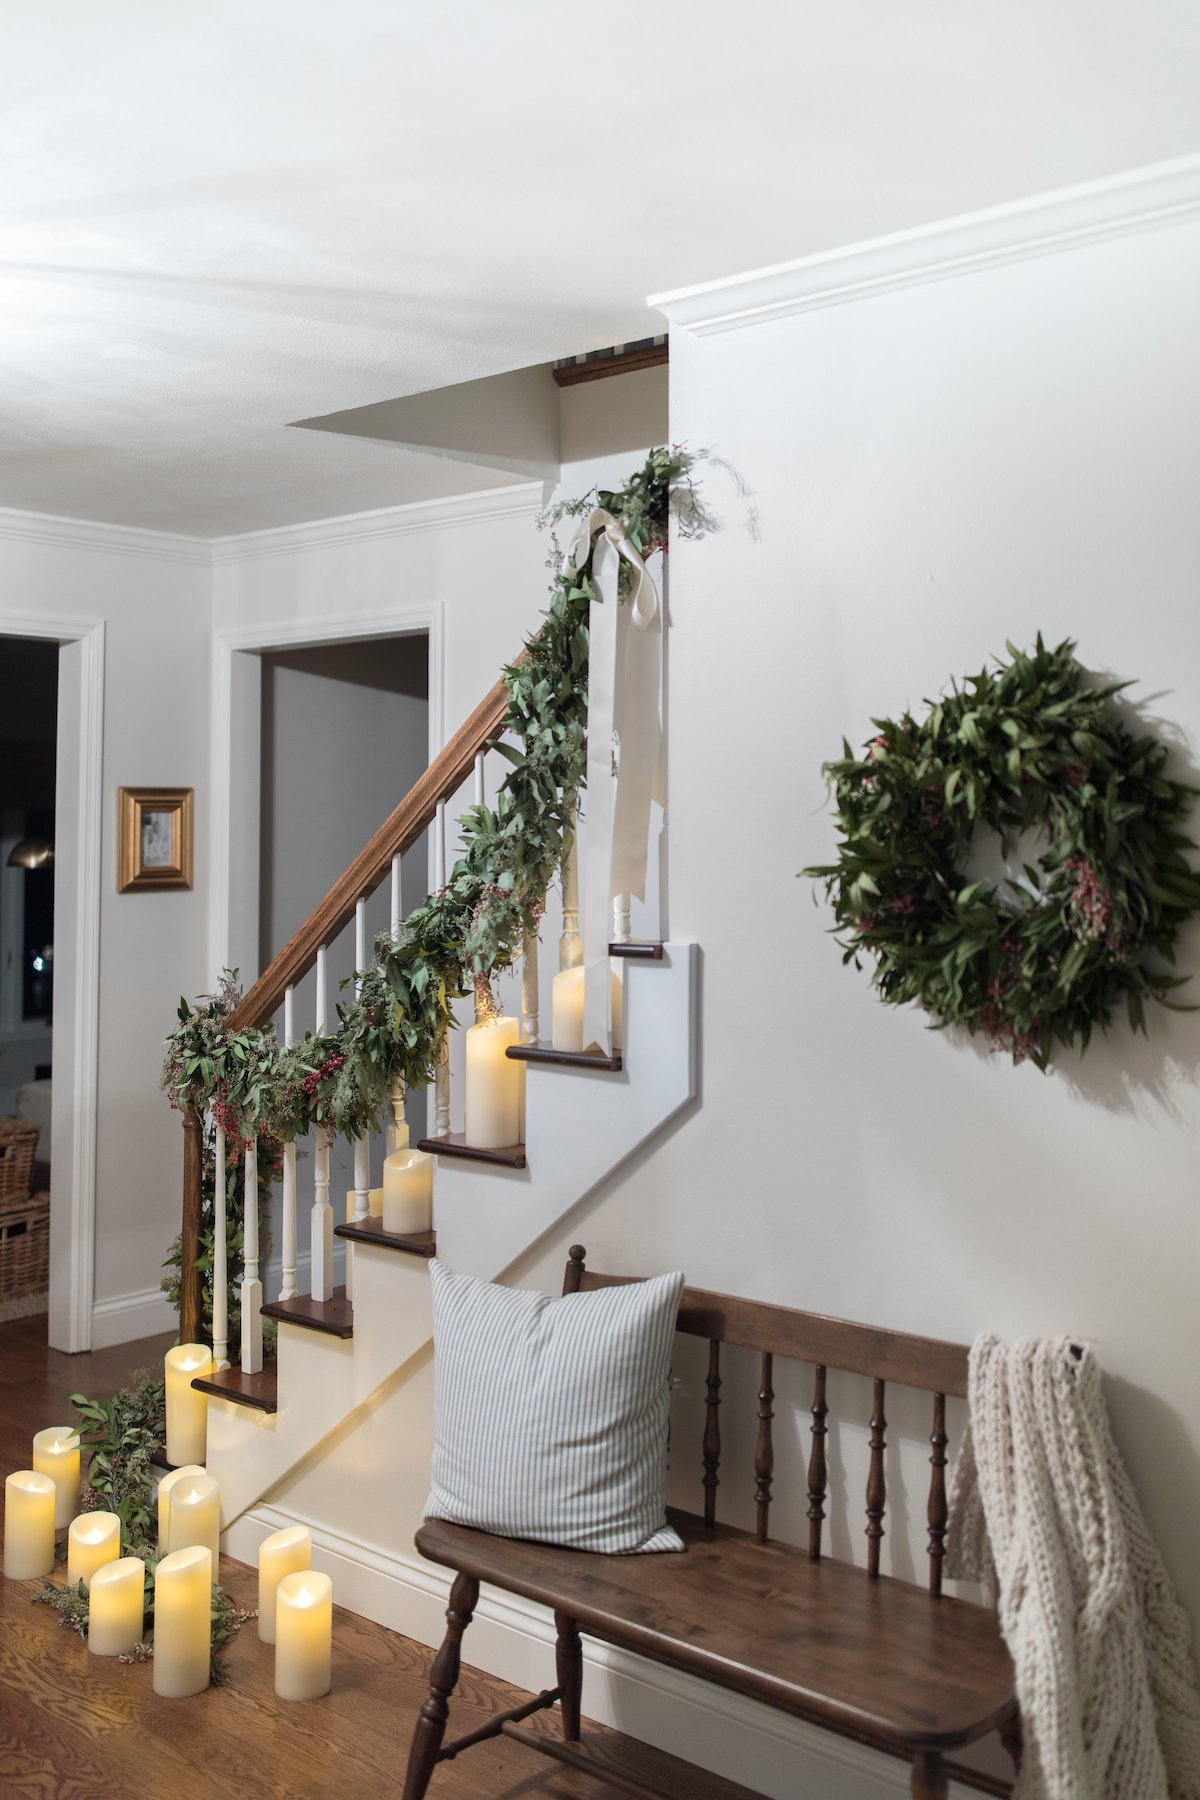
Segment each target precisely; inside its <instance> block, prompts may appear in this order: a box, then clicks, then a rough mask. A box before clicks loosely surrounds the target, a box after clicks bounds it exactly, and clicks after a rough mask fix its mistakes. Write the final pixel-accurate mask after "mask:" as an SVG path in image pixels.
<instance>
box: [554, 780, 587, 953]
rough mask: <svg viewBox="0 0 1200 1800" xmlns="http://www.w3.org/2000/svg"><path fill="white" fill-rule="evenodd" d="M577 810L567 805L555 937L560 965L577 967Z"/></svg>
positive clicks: (580, 950)
mask: <svg viewBox="0 0 1200 1800" xmlns="http://www.w3.org/2000/svg"><path fill="white" fill-rule="evenodd" d="M577 818H578V810H577V808H575V807H572V808H571V821H570V826H569V828H568V830H567V832H566V833H565V834H564V837H563V860H562V890H563V921H562V937H561V938H560V939H559V941H558V966H559V968H560V969H577V968H578V967H579V965H580V963H581V962H582V961H583V939H582V938H581V937H580V935H579V845H578V839H577V837H576V835H575V827H576V823H577Z"/></svg>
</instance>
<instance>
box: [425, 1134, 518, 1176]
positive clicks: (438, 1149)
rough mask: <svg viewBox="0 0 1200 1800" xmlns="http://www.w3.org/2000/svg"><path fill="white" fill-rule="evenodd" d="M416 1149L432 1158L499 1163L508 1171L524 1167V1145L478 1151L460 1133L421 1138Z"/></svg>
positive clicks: (510, 1145) (509, 1145)
mask: <svg viewBox="0 0 1200 1800" xmlns="http://www.w3.org/2000/svg"><path fill="white" fill-rule="evenodd" d="M417 1149H418V1150H428V1151H430V1152H431V1154H432V1155H434V1156H462V1157H466V1158H467V1159H468V1161H470V1162H483V1163H499V1164H501V1165H502V1166H503V1167H505V1168H509V1169H523V1168H524V1167H525V1146H524V1144H508V1145H506V1146H505V1148H504V1149H503V1150H480V1149H477V1148H476V1146H475V1145H474V1144H468V1142H467V1139H466V1135H465V1133H464V1132H461V1131H452V1132H450V1134H449V1136H447V1137H425V1138H422V1139H421V1141H420V1143H419V1144H418V1145H417Z"/></svg>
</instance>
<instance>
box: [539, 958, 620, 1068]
mask: <svg viewBox="0 0 1200 1800" xmlns="http://www.w3.org/2000/svg"><path fill="white" fill-rule="evenodd" d="M611 980H612V1047H613V1050H614V1052H615V1051H617V1050H619V1049H620V1047H621V1039H622V1036H623V1035H624V1034H623V1026H624V1000H625V995H624V989H623V988H622V986H621V981H620V978H619V976H617V975H616V974H615V973H614V974H613V975H612V977H611ZM583 983H584V973H583V969H582V967H579V968H576V969H562V970H560V971H559V973H558V974H557V975H556V976H555V977H554V980H553V981H552V982H551V983H550V1045H551V1048H552V1049H554V1050H570V1051H573V1052H574V1053H575V1054H576V1055H578V1054H579V1053H580V1051H582V1050H584V1049H585V1048H587V1049H591V1048H593V1046H592V1045H586V1046H585V1044H584V1041H583ZM595 1048H599V1046H598V1045H597V1046H595Z"/></svg>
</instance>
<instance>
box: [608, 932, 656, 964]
mask: <svg viewBox="0 0 1200 1800" xmlns="http://www.w3.org/2000/svg"><path fill="white" fill-rule="evenodd" d="M608 954H609V955H610V956H632V957H637V958H639V959H641V960H643V961H646V962H661V961H662V955H663V947H662V945H661V944H654V943H650V942H649V941H648V940H647V939H645V938H625V939H623V940H622V941H621V942H620V943H613V944H610V945H609V946H608Z"/></svg>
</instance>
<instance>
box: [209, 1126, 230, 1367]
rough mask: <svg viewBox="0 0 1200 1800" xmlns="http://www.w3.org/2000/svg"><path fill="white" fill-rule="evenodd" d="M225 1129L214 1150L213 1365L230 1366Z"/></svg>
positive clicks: (219, 1129)
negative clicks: (226, 1253)
mask: <svg viewBox="0 0 1200 1800" xmlns="http://www.w3.org/2000/svg"><path fill="white" fill-rule="evenodd" d="M227 1235H228V1224H227V1221H226V1218H225V1128H224V1126H222V1125H218V1126H217V1130H216V1144H215V1146H214V1149H213V1308H212V1328H213V1362H214V1363H215V1364H216V1366H217V1368H218V1369H227V1368H228V1367H229V1269H228V1265H227V1262H226V1256H225V1245H226V1240H227Z"/></svg>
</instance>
